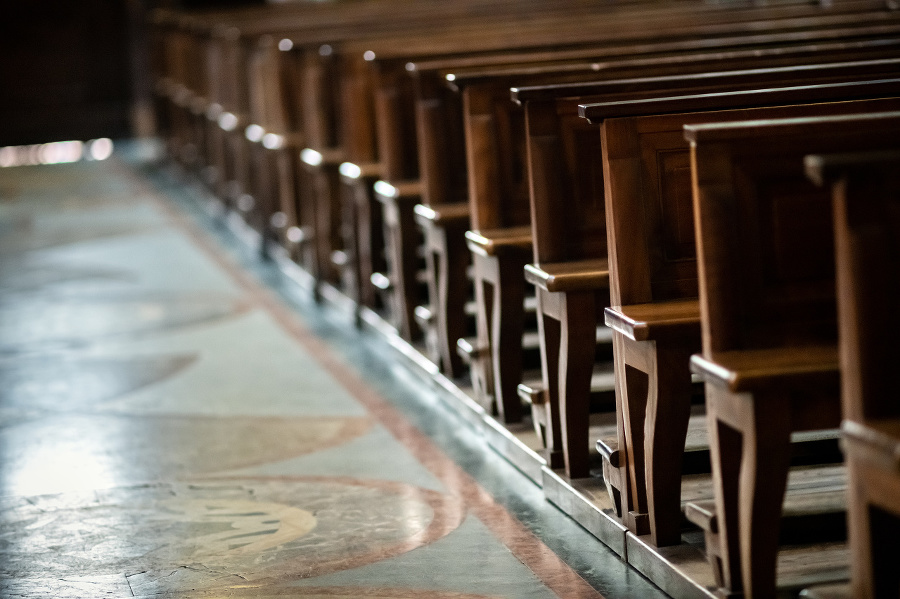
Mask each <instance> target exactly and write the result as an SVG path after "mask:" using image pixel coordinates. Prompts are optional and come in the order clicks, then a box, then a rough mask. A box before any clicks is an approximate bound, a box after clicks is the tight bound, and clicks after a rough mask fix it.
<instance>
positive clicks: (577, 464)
mask: <svg viewBox="0 0 900 599" xmlns="http://www.w3.org/2000/svg"><path fill="white" fill-rule="evenodd" d="M560 295H562V298H561V299H562V304H561V310H560V329H561V330H560V351H559V366H558V369H559V411H560V414H561V419H560V420H561V422H560V424H561V432H562V439H563V452H564V456H565V464H566V474H567V475H568V476H569V477H570V478H584V477H586V476H589V475H590V453H589V449H588V439H589V428H590V396H591V375H592V373H593V370H594V357H595V351H596V347H597V336H596V330H597V316H596V304H595V299H596V294H595V293H594V292H593V291H582V292H570V293H565V294H560Z"/></svg>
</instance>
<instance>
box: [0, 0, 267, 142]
mask: <svg viewBox="0 0 900 599" xmlns="http://www.w3.org/2000/svg"><path fill="white" fill-rule="evenodd" d="M256 1H258V0H250V2H251V3H253V2H256ZM246 3H248V1H247V0H174V1H173V0H16V1H9V2H5V3H4V7H3V11H2V14H0V146H5V145H20V144H30V143H41V142H48V141H62V140H69V139H81V140H85V139H93V138H97V137H112V138H121V137H127V136H129V135H131V134H133V133H134V132H135V131H137V132H139V133H148V132H149V131H148V130H147V129H148V126H147V119H146V116H147V111H148V105H149V102H148V97H147V96H148V94H149V90H150V76H149V73H148V66H147V65H148V62H147V59H146V55H145V53H144V42H143V39H144V31H143V17H144V15H145V14H147V12H148V11H149V10H150V9H151V8H152V7H153V6H159V5H169V6H172V5H174V6H182V7H184V8H209V7H212V6H217V5H234V4H246ZM142 109H143V111H144V112H142ZM142 114H143V116H141V115H142ZM135 116H137V119H138V120H140V121H142V122H139V123H132V122H131V121H132V118H134V117H135Z"/></svg>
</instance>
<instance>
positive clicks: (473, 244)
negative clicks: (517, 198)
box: [466, 226, 531, 256]
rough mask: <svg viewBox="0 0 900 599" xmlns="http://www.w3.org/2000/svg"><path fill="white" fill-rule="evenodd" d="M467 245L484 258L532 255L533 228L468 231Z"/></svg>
mask: <svg viewBox="0 0 900 599" xmlns="http://www.w3.org/2000/svg"><path fill="white" fill-rule="evenodd" d="M466 244H467V245H468V246H469V249H470V250H472V251H473V252H475V253H477V254H481V255H482V256H499V255H501V254H511V253H519V254H521V253H525V252H528V253H531V227H527V226H526V227H508V228H504V229H486V230H481V231H466Z"/></svg>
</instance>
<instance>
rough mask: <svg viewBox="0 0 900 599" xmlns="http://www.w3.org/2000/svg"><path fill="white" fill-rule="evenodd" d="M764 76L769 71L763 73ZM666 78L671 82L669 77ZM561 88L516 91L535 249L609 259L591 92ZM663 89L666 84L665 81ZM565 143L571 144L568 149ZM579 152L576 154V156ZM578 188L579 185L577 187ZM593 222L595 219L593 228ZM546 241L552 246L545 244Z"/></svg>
mask: <svg viewBox="0 0 900 599" xmlns="http://www.w3.org/2000/svg"><path fill="white" fill-rule="evenodd" d="M760 76H761V77H764V76H766V75H763V74H760ZM781 76H782V78H788V79H791V78H793V77H794V76H795V75H794V74H793V73H791V72H790V71H783V72H782V74H781ZM797 76H801V75H797ZM719 77H721V75H719ZM744 77H746V84H747V85H753V81H754V79H753V75H752V74H749V73H747V74H744ZM768 77H770V78H771V77H773V75H771V74H770V75H768ZM705 78H708V80H707V83H708V84H709V85H711V86H713V87H711V88H710V89H714V86H715V77H714V76H709V75H697V76H696V78H694V77H687V76H686V77H680V78H674V79H673V78H669V79H668V80H665V79H654V78H648V79H645V80H633V81H619V82H615V81H613V82H599V83H596V84H592V85H591V88H590V89H591V90H592V91H593V93H595V94H602V93H604V92H605V94H606V97H607V99H613V98H615V94H616V93H618V94H619V95H620V97H622V94H623V93H624V94H625V96H624V97H626V98H632V99H635V98H641V97H648V96H650V97H652V96H653V95H654V94H655V93H658V90H657V91H656V92H654V87H656V88H659V87H660V86H664V85H666V84H668V85H670V86H673V87H677V86H678V85H682V86H687V87H689V86H691V85H695V86H697V87H698V88H702V86H703V85H704V83H703V81H704V80H705ZM667 81H668V83H666V82H667ZM759 81H762V79H759V80H757V82H759ZM571 87H575V88H576V89H578V90H579V91H582V92H583V91H586V90H587V89H588V86H571ZM560 88H562V89H557V88H556V87H540V88H530V89H529V88H519V89H517V90H516V92H515V96H516V97H517V98H518V99H519V100H520V101H521V102H523V103H524V104H525V111H526V118H527V127H528V143H529V150H530V156H529V158H530V165H529V167H530V168H531V176H532V181H531V188H532V198H531V200H532V203H533V212H532V214H533V216H534V217H535V218H533V226H532V228H533V233H534V236H535V237H534V244H535V248H536V249H535V253H536V256H538V257H539V258H541V257H542V256H541V254H542V253H543V254H544V257H542V258H543V260H545V261H549V260H557V261H559V260H562V259H564V258H565V257H566V256H565V254H564V251H565V244H572V245H574V244H576V243H579V240H583V241H581V242H582V243H584V244H585V245H586V247H587V248H588V250H589V251H584V253H582V254H581V256H572V258H582V259H584V258H587V257H589V256H593V257H595V258H599V259H605V252H606V244H605V243H604V242H605V236H606V231H605V223H604V222H603V211H604V209H603V198H602V193H601V190H602V189H603V185H604V183H603V173H602V172H601V170H602V169H601V166H602V164H603V162H602V152H601V148H600V137H599V136H598V135H597V132H596V131H595V130H594V129H593V128H592V127H590V125H589V124H588V123H587V122H585V121H582V120H580V119H579V118H578V117H577V110H578V108H577V105H578V103H579V102H583V101H585V100H586V99H588V98H590V96H583V97H581V98H578V97H576V98H566V97H565V96H563V97H562V98H560V94H565V93H566V91H565V90H566V89H567V88H566V86H560ZM663 89H665V88H664V87H663ZM595 97H603V96H602V95H601V96H595ZM626 106H627V105H626ZM624 114H627V112H624V113H623V115H624ZM576 144H578V145H576ZM565 148H570V149H569V150H567V151H566V150H565ZM575 156H577V157H578V158H577V161H576V159H575ZM579 169H580V170H579ZM576 172H577V173H579V174H578V176H579V177H580V178H581V181H582V182H585V181H591V182H593V186H589V185H586V184H584V183H582V185H581V187H580V189H582V190H587V191H582V192H581V194H582V195H581V196H580V197H579V196H578V195H576V194H574V193H572V192H570V191H567V189H569V188H567V187H566V185H565V184H564V183H560V182H561V181H566V180H569V178H570V175H571V173H576ZM576 189H578V188H577V187H576ZM560 201H562V202H564V203H565V204H566V205H567V206H572V207H573V208H571V209H570V210H566V211H565V212H560V211H558V210H556V209H555V206H557V205H558V203H559V202H560ZM535 223H540V224H535ZM589 225H593V228H591V227H590V226H589ZM542 245H544V246H547V247H548V248H549V249H546V250H542V247H541V246H542ZM560 248H563V249H560ZM590 252H593V253H590ZM584 358H585V359H589V358H590V357H589V356H585V357H584ZM582 383H583V381H582ZM584 393H585V390H584V388H583V386H582V387H580V391H579V393H577V394H575V393H573V392H572V391H571V390H570V391H567V393H566V394H563V393H562V392H560V398H561V400H563V401H566V402H569V401H573V402H576V403H577V402H579V401H581V402H582V403H581V408H583V407H584V404H583V397H584ZM579 398H581V399H579ZM581 408H578V409H577V410H576V412H578V413H580V410H581ZM582 420H583V418H582ZM582 432H584V433H585V434H586V431H579V432H578V433H575V434H576V435H580V434H581V433H582ZM567 444H571V445H572V447H575V448H580V447H581V446H582V445H583V443H582V442H581V441H580V440H578V437H577V436H573V437H571V438H570V439H569V440H563V446H565V445H567ZM623 447H624V444H623ZM576 450H577V451H581V450H580V449H576ZM577 462H578V463H579V466H578V467H577V468H576V469H575V470H572V469H571V465H570V468H569V469H568V473H569V475H570V476H575V477H578V476H585V475H586V474H587V456H586V455H582V456H579V457H578V458H577Z"/></svg>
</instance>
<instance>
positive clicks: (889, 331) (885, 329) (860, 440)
mask: <svg viewBox="0 0 900 599" xmlns="http://www.w3.org/2000/svg"><path fill="white" fill-rule="evenodd" d="M898 117H900V115H898ZM894 127H895V128H896V121H894ZM893 148H894V149H893V150H891V151H884V152H872V151H865V152H859V153H851V152H845V151H844V149H843V148H842V149H841V152H842V153H839V154H826V155H818V156H816V155H814V156H807V157H806V161H805V163H806V171H807V174H808V176H809V177H810V179H811V180H812V181H814V182H815V183H816V184H817V185H819V186H822V187H824V188H825V191H826V192H828V191H831V195H832V201H833V206H834V231H835V256H836V267H837V300H838V326H839V329H838V337H839V339H840V363H841V402H842V413H843V418H844V423H843V431H844V450H845V452H846V458H847V468H848V487H849V489H848V527H849V533H850V553H851V556H852V570H851V584H852V589H851V593H852V594H851V593H847V594H846V595H845V596H853V597H893V596H895V595H896V594H897V592H898V588H900V573H898V571H897V568H896V566H897V563H898V549H897V543H896V539H897V533H898V518H900V462H898V456H900V426H898V422H900V409H898V407H897V401H896V399H895V393H894V391H893V387H894V377H893V376H892V372H893V368H894V365H895V364H896V362H897V357H898V356H897V350H896V349H895V348H896V341H895V339H896V335H897V333H898V332H900V322H898V317H897V310H896V304H897V301H898V299H900V289H898V283H900V272H898V267H897V265H898V264H900V262H898V260H900V247H898V245H897V240H898V238H900V237H898V232H900V231H898V228H897V200H898V199H900V151H898V150H900V143H898V142H896V141H895V143H894V144H893ZM811 596H812V594H811ZM815 596H818V595H815Z"/></svg>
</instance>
